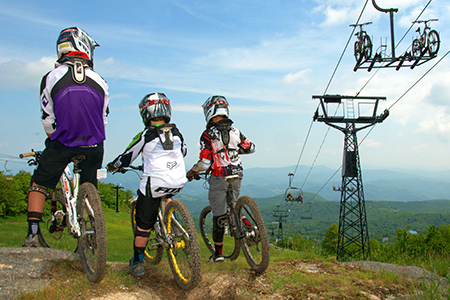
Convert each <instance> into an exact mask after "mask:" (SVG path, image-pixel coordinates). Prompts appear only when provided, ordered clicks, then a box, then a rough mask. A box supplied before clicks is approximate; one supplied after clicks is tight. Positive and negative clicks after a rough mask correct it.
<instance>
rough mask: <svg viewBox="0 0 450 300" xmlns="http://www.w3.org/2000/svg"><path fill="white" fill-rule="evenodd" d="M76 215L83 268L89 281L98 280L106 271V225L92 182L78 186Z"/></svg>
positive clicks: (98, 197) (98, 195)
mask: <svg viewBox="0 0 450 300" xmlns="http://www.w3.org/2000/svg"><path fill="white" fill-rule="evenodd" d="M77 216H78V222H79V223H80V229H81V236H80V237H79V239H78V252H79V254H80V257H81V263H82V265H83V269H84V271H85V272H86V276H87V278H88V279H89V280H90V281H92V282H100V281H101V280H102V279H103V276H104V275H105V272H106V245H107V243H106V227H105V218H104V215H103V208H102V203H101V200H100V194H99V193H98V191H97V189H96V188H95V186H94V185H93V184H92V183H89V182H85V183H83V184H82V185H81V186H80V190H79V191H78V198H77Z"/></svg>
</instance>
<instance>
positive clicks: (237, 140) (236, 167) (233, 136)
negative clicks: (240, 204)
mask: <svg viewBox="0 0 450 300" xmlns="http://www.w3.org/2000/svg"><path fill="white" fill-rule="evenodd" d="M230 125H231V124H230ZM222 132H223V130H220V129H219V127H218V126H216V125H213V126H211V127H209V128H207V129H206V130H205V131H204V132H203V134H202V136H201V138H200V160H199V162H198V163H197V164H196V166H195V167H194V168H193V170H194V171H198V172H202V171H206V170H210V171H211V175H214V176H228V175H239V176H241V177H242V175H243V167H242V162H241V160H240V158H239V151H241V153H246V154H249V153H253V152H255V145H254V144H253V143H252V142H251V141H250V140H249V139H247V138H246V137H245V136H244V134H242V132H240V131H239V129H237V128H235V127H232V126H229V129H228V136H227V137H226V139H228V143H224V137H223V133H222Z"/></svg>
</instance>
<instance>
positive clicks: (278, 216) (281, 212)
mask: <svg viewBox="0 0 450 300" xmlns="http://www.w3.org/2000/svg"><path fill="white" fill-rule="evenodd" d="M279 207H280V206H279V205H277V209H275V210H274V211H273V213H272V216H273V217H274V218H275V220H277V222H278V238H279V239H280V240H282V239H283V222H286V221H287V217H288V216H289V210H288V209H280V208H279Z"/></svg>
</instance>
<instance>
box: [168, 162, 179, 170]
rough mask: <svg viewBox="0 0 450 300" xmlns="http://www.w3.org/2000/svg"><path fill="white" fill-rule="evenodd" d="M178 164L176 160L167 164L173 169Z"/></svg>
mask: <svg viewBox="0 0 450 300" xmlns="http://www.w3.org/2000/svg"><path fill="white" fill-rule="evenodd" d="M176 165H177V162H176V161H169V162H168V163H167V165H166V166H167V168H168V169H169V170H172V169H173V168H174V167H175V166H176Z"/></svg>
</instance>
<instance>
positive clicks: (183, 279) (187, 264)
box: [164, 199, 201, 290]
mask: <svg viewBox="0 0 450 300" xmlns="http://www.w3.org/2000/svg"><path fill="white" fill-rule="evenodd" d="M164 224H165V225H166V229H167V234H168V235H169V236H170V237H171V239H172V245H170V247H169V248H168V249H167V256H168V258H169V264H170V268H171V269H172V273H173V275H174V277H175V280H176V281H177V283H178V285H179V286H180V287H181V288H182V289H183V290H190V289H192V288H194V287H195V286H197V284H198V283H199V281H200V279H201V259H200V246H199V243H198V237H197V231H196V229H195V225H194V221H193V220H192V216H191V214H190V212H189V210H188V209H187V207H186V205H185V204H184V203H183V202H181V201H179V200H176V199H172V200H171V201H170V202H169V203H168V204H167V206H166V208H165V211H164ZM178 224H179V225H178ZM180 226H181V227H180Z"/></svg>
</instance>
